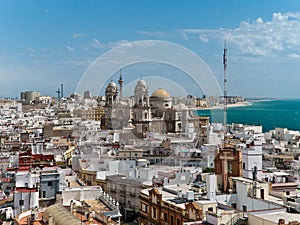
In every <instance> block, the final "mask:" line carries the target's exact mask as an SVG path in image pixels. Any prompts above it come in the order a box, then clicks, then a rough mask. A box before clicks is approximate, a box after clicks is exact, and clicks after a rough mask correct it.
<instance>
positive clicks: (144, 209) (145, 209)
mask: <svg viewBox="0 0 300 225" xmlns="http://www.w3.org/2000/svg"><path fill="white" fill-rule="evenodd" d="M141 205H142V211H143V212H147V211H148V210H147V205H146V204H144V203H141Z"/></svg>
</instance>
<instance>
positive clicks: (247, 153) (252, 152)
mask: <svg viewBox="0 0 300 225" xmlns="http://www.w3.org/2000/svg"><path fill="white" fill-rule="evenodd" d="M242 169H243V170H242V174H243V177H245V178H249V179H253V173H254V170H255V171H256V178H261V173H262V142H261V141H260V140H247V141H246V148H244V149H243V150H242Z"/></svg>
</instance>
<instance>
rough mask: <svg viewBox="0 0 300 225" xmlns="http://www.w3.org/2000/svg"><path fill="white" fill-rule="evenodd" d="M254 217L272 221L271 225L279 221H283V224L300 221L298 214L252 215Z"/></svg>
mask: <svg viewBox="0 0 300 225" xmlns="http://www.w3.org/2000/svg"><path fill="white" fill-rule="evenodd" d="M254 216H256V217H259V218H262V219H265V220H268V221H272V222H273V223H278V220H279V219H284V220H285V223H286V224H287V223H288V222H291V221H298V222H299V221H300V216H299V213H295V214H294V213H287V212H276V213H266V214H254Z"/></svg>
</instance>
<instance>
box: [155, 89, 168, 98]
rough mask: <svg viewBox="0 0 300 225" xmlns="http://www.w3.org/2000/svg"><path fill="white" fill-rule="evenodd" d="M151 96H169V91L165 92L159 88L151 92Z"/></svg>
mask: <svg viewBox="0 0 300 225" xmlns="http://www.w3.org/2000/svg"><path fill="white" fill-rule="evenodd" d="M151 97H156V98H171V96H170V94H169V92H167V91H166V90H165V89H163V88H159V89H157V90H156V91H154V92H153V93H152V96H151Z"/></svg>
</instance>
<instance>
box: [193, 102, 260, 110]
mask: <svg viewBox="0 0 300 225" xmlns="http://www.w3.org/2000/svg"><path fill="white" fill-rule="evenodd" d="M252 102H254V101H244V102H238V103H235V104H228V105H227V108H233V107H245V106H250V105H252ZM223 108H224V105H218V106H212V107H200V106H199V107H191V108H190V109H192V110H212V109H223Z"/></svg>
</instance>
